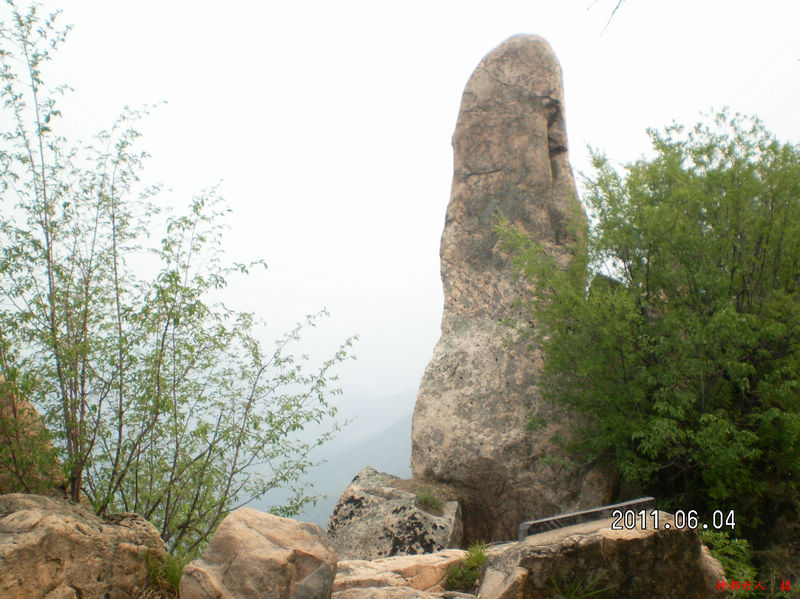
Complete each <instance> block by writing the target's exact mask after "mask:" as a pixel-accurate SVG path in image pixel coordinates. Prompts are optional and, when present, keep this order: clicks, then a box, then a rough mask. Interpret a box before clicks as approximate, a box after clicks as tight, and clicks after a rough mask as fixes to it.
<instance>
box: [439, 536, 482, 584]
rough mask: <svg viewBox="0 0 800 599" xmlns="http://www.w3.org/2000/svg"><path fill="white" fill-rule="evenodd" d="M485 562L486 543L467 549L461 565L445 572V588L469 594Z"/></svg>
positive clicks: (479, 543)
mask: <svg viewBox="0 0 800 599" xmlns="http://www.w3.org/2000/svg"><path fill="white" fill-rule="evenodd" d="M485 561H486V543H483V542H477V543H473V544H472V545H470V547H469V549H467V557H465V558H464V561H463V563H461V564H460V565H457V566H450V569H449V570H448V572H447V580H446V581H445V588H446V589H448V590H451V591H466V592H470V591H473V590H474V589H475V586H476V585H477V583H478V580H480V577H481V574H483V563H484V562H485Z"/></svg>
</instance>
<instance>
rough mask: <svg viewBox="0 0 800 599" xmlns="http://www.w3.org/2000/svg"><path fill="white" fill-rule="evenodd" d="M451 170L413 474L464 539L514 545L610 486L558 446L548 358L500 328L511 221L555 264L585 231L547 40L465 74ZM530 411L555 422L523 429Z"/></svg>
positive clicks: (498, 52) (509, 310)
mask: <svg viewBox="0 0 800 599" xmlns="http://www.w3.org/2000/svg"><path fill="white" fill-rule="evenodd" d="M453 150H454V174H453V186H452V192H451V196H450V204H449V205H448V208H447V216H446V220H445V226H444V232H443V233H442V243H441V264H442V266H441V269H442V282H443V285H444V314H443V316H442V334H441V338H440V339H439V342H438V343H437V345H436V348H435V349H434V352H433V357H432V358H431V361H430V362H429V364H428V366H427V368H426V370H425V374H424V376H423V379H422V382H421V384H420V390H419V395H418V398H417V403H416V407H415V410H414V417H413V425H412V454H411V463H412V471H413V475H414V477H415V478H419V479H428V480H433V481H440V482H444V483H448V484H450V485H452V486H453V487H454V488H455V489H456V490H457V492H458V493H459V495H460V498H461V500H462V506H461V507H462V511H463V520H464V536H465V539H466V540H467V541H474V540H486V541H491V540H503V539H513V538H515V537H516V528H517V526H518V525H519V523H520V522H522V521H524V520H534V519H537V518H542V517H546V516H551V515H554V514H559V513H562V512H566V511H575V510H579V509H582V508H588V507H593V506H597V505H603V504H606V503H610V501H611V500H612V497H611V491H612V482H613V481H612V480H611V477H609V476H606V475H605V474H604V473H603V472H601V471H600V470H598V469H597V468H594V467H592V466H591V465H585V464H576V463H573V462H571V461H570V460H569V459H568V457H567V456H566V455H564V452H563V450H561V449H560V448H559V447H556V446H554V445H553V444H552V443H550V441H549V439H550V438H551V436H552V435H554V434H561V435H563V434H565V428H566V419H567V418H568V416H567V415H565V414H563V413H562V412H559V411H558V410H556V409H554V408H553V407H551V406H549V405H546V404H545V403H544V402H543V401H542V400H541V398H540V392H539V389H538V387H537V382H538V379H537V377H538V374H539V373H540V372H541V365H542V356H541V353H540V352H538V351H531V350H530V349H529V340H522V339H517V338H514V337H512V336H510V335H509V331H508V329H507V327H505V326H503V325H502V324H501V323H500V321H501V319H503V318H506V317H508V316H513V315H516V314H518V312H517V310H518V308H516V307H515V306H514V302H515V301H516V300H517V299H518V298H519V297H520V295H521V293H522V292H523V291H524V290H525V289H526V285H527V284H526V283H525V281H523V280H521V279H520V278H518V277H515V276H514V273H513V272H512V269H511V266H510V263H509V261H508V260H507V259H506V258H505V257H504V256H502V252H501V251H500V247H499V240H498V235H497V234H496V233H495V216H496V215H497V214H498V213H503V214H504V215H505V216H506V217H507V218H508V219H509V220H510V221H511V222H512V223H513V224H514V226H516V227H519V228H520V229H521V230H523V231H526V232H528V233H530V234H531V235H532V236H533V238H534V239H536V240H537V241H539V242H540V243H542V244H543V245H544V246H545V248H546V249H547V251H548V252H550V253H551V254H552V255H553V256H555V258H556V260H557V261H558V262H559V263H560V264H561V265H565V264H567V263H568V261H569V260H570V259H571V254H570V250H569V249H568V248H567V245H568V244H569V242H571V241H574V240H575V239H576V238H577V237H578V236H580V235H582V234H583V231H584V230H585V228H586V219H585V216H584V215H583V212H582V211H581V208H580V205H579V202H578V199H577V196H576V192H575V184H574V181H573V177H572V171H571V168H570V165H569V161H568V157H567V140H566V129H565V124H564V98H563V91H562V83H561V69H560V67H559V64H558V61H557V60H556V57H555V56H554V54H553V52H552V50H551V49H550V47H549V46H548V44H547V43H546V42H545V41H544V40H543V39H541V38H539V37H535V36H525V35H519V36H515V37H512V38H510V39H509V40H507V41H505V42H504V43H503V44H501V45H500V46H499V47H497V48H495V49H494V50H492V51H491V52H490V53H489V54H488V55H487V56H486V57H485V58H484V59H483V60H482V61H481V63H480V64H479V65H478V67H477V68H476V69H475V72H474V73H473V74H472V76H471V77H470V80H469V82H468V83H467V86H466V89H465V90H464V94H463V98H462V101H461V110H460V113H459V116H458V122H457V124H456V130H455V134H454V135H453ZM529 414H536V415H537V416H539V417H542V418H545V419H547V420H548V421H549V422H550V424H549V425H548V426H547V427H546V428H545V429H544V430H539V431H537V432H535V433H532V432H528V431H526V430H525V423H526V421H527V418H528V416H529Z"/></svg>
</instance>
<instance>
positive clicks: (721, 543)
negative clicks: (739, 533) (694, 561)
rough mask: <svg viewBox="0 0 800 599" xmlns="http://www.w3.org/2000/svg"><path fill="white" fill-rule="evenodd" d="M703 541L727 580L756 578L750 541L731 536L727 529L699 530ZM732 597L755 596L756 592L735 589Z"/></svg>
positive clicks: (752, 579)
mask: <svg viewBox="0 0 800 599" xmlns="http://www.w3.org/2000/svg"><path fill="white" fill-rule="evenodd" d="M700 536H701V537H702V539H703V543H704V544H705V545H706V546H707V547H708V549H709V551H711V555H712V556H714V557H715V558H716V559H718V560H719V563H720V564H722V568H723V569H724V570H725V576H726V578H727V579H728V580H738V581H742V580H751V581H754V580H758V575H757V573H756V568H755V566H753V552H752V549H751V548H750V543H748V542H747V541H746V540H745V539H737V538H734V537H731V535H730V533H728V532H727V531H714V530H703V531H700ZM731 596H732V597H742V598H744V597H755V596H756V592H755V591H752V590H745V589H735V590H733V591H732V595H731Z"/></svg>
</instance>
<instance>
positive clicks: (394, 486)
mask: <svg viewBox="0 0 800 599" xmlns="http://www.w3.org/2000/svg"><path fill="white" fill-rule="evenodd" d="M408 482H409V481H402V480H401V479H398V478H396V477H394V476H391V475H389V474H384V473H382V472H377V471H376V470H375V469H374V468H372V467H370V466H367V467H366V468H364V469H363V470H361V472H359V473H358V475H356V477H355V478H354V479H353V481H352V482H351V483H350V486H349V487H347V489H345V491H344V493H342V496H341V497H340V498H339V502H338V503H337V504H336V507H335V508H334V510H333V513H332V514H331V517H330V519H329V520H328V538H329V539H330V540H331V542H332V543H333V545H334V546H335V547H336V549H337V551H338V552H339V555H340V556H342V557H343V558H344V559H360V560H371V559H378V558H382V557H390V556H394V555H415V554H420V553H433V552H436V551H441V550H442V549H447V548H450V547H458V546H459V545H460V543H461V536H462V525H461V509H460V507H459V504H458V502H457V501H453V500H449V501H448V500H447V494H448V491H447V490H446V489H443V488H441V487H438V488H436V489H426V491H427V492H429V493H430V494H431V496H432V498H433V501H428V502H424V501H420V498H421V497H422V496H421V495H420V494H419V491H420V490H421V489H416V490H414V489H413V485H412V486H408V485H407V483H408ZM404 484H405V485H406V486H407V488H406V489H403V488H400V487H402V486H403V485H404Z"/></svg>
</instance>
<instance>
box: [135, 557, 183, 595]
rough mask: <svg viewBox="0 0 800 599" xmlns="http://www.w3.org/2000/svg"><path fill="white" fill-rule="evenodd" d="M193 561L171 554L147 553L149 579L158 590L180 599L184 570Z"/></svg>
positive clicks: (146, 561)
mask: <svg viewBox="0 0 800 599" xmlns="http://www.w3.org/2000/svg"><path fill="white" fill-rule="evenodd" d="M190 561H192V558H191V557H189V556H180V557H176V556H174V555H172V554H171V553H164V552H160V551H159V552H157V551H152V550H151V551H148V552H147V553H145V563H146V565H147V577H148V579H149V581H150V584H151V585H152V586H153V587H154V588H156V589H164V590H165V591H166V592H167V593H169V594H170V595H171V596H175V597H179V596H180V595H179V592H180V586H181V576H182V575H183V569H184V568H185V567H186V565H187V564H188V563H189V562H190Z"/></svg>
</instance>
